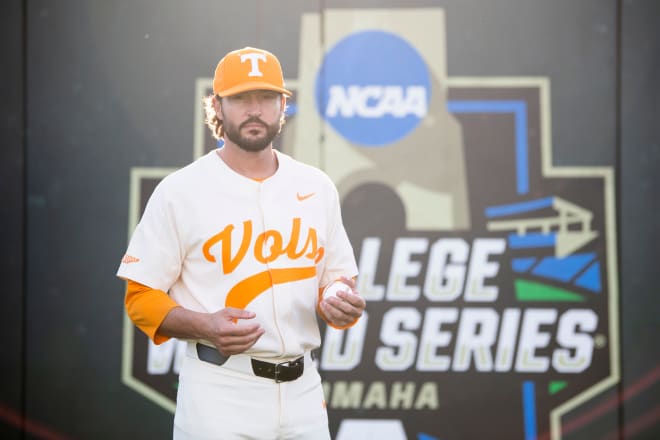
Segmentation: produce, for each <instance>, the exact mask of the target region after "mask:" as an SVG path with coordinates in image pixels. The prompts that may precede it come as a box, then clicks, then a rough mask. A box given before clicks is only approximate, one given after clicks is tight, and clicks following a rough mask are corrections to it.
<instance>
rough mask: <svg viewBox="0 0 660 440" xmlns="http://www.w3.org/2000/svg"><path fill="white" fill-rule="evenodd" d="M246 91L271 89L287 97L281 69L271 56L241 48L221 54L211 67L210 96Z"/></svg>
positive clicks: (288, 92)
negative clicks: (222, 55)
mask: <svg viewBox="0 0 660 440" xmlns="http://www.w3.org/2000/svg"><path fill="white" fill-rule="evenodd" d="M250 90H272V91H275V92H280V93H284V94H285V95H287V96H291V95H292V93H291V92H290V91H289V90H287V89H285V88H284V77H283V75H282V67H281V66H280V62H279V60H278V59H277V57H276V56H275V55H273V54H272V53H270V52H268V51H267V50H263V49H256V48H254V47H245V48H243V49H238V50H234V51H232V52H229V53H228V54H227V55H225V56H224V57H223V58H222V59H221V60H220V62H219V63H218V66H217V67H216V68H215V75H214V76H213V93H214V94H215V95H218V96H220V97H221V98H222V97H225V96H231V95H236V94H238V93H242V92H247V91H250Z"/></svg>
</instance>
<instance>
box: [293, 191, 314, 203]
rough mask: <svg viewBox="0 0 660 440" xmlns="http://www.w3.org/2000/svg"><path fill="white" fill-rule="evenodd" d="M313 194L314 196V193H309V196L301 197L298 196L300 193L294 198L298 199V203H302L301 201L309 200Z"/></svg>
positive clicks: (300, 195)
mask: <svg viewBox="0 0 660 440" xmlns="http://www.w3.org/2000/svg"><path fill="white" fill-rule="evenodd" d="M314 194H316V193H309V194H304V195H303V194H300V193H296V197H297V198H298V200H299V201H301V202H302V201H303V200H306V199H309V198H310V197H312V196H313V195H314Z"/></svg>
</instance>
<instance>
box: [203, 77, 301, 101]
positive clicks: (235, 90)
mask: <svg viewBox="0 0 660 440" xmlns="http://www.w3.org/2000/svg"><path fill="white" fill-rule="evenodd" d="M252 90H272V91H274V92H280V93H284V94H285V95H286V96H289V97H290V96H293V93H291V92H290V91H289V90H287V89H285V88H283V87H277V86H274V85H272V84H269V83H265V82H263V83H262V82H256V81H255V82H250V83H247V84H240V85H238V86H235V87H231V88H229V89H227V90H223V91H222V92H220V93H216V94H217V95H218V96H220V97H221V98H224V97H226V96H231V95H238V94H239V93H243V92H249V91H252Z"/></svg>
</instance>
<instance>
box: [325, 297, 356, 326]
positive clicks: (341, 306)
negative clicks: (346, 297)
mask: <svg viewBox="0 0 660 440" xmlns="http://www.w3.org/2000/svg"><path fill="white" fill-rule="evenodd" d="M325 305H326V308H325V309H323V310H324V312H325V313H326V316H327V317H328V318H331V319H332V320H333V321H337V320H342V321H348V322H352V321H354V320H355V318H359V317H360V316H361V315H362V312H361V311H360V310H358V309H356V308H355V307H353V306H351V305H350V304H349V303H347V302H345V301H341V300H339V299H337V298H328V299H327V301H326V302H325Z"/></svg>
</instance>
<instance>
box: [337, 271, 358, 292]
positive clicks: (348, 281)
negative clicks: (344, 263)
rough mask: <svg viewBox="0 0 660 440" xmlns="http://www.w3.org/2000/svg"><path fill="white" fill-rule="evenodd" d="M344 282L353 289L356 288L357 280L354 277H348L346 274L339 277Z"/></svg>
mask: <svg viewBox="0 0 660 440" xmlns="http://www.w3.org/2000/svg"><path fill="white" fill-rule="evenodd" d="M339 279H340V280H341V282H342V283H344V284H347V285H348V286H349V287H350V288H351V290H355V280H354V279H353V278H347V277H345V276H343V275H342V276H341V277H339Z"/></svg>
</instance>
